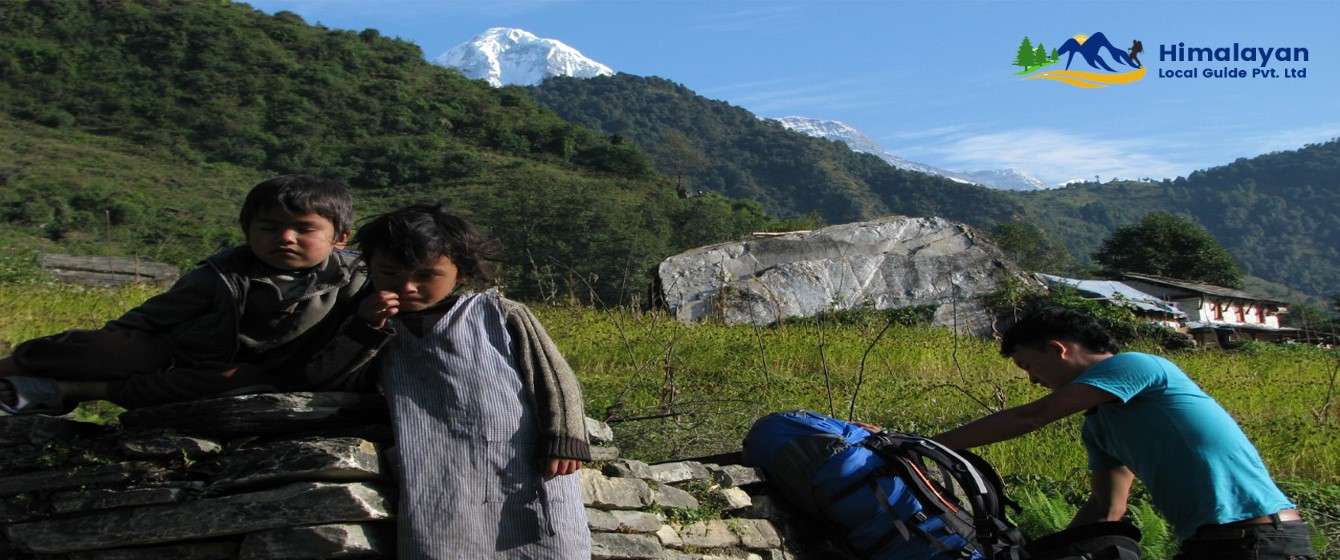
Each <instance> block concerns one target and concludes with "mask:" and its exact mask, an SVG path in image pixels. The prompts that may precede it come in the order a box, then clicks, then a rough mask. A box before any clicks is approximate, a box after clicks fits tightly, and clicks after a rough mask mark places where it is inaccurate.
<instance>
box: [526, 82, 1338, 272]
mask: <svg viewBox="0 0 1340 560" xmlns="http://www.w3.org/2000/svg"><path fill="white" fill-rule="evenodd" d="M533 90H534V92H533V96H534V97H535V100H536V101H537V102H538V103H540V104H541V105H543V106H545V107H549V108H552V109H553V110H554V111H556V112H557V113H558V114H559V115H562V116H563V117H564V118H567V119H569V120H572V121H574V122H578V123H581V124H585V125H588V126H591V127H593V128H597V129H599V130H602V131H605V132H607V133H611V134H618V135H621V136H624V137H627V138H630V139H632V140H633V141H634V142H636V143H637V144H638V145H639V146H642V147H643V148H645V149H646V150H647V152H648V153H649V154H651V156H652V159H653V162H654V164H655V165H656V167H657V168H658V169H660V170H661V172H662V173H664V174H666V175H668V176H670V177H672V178H674V179H678V180H682V182H683V183H684V184H685V185H686V187H687V188H688V189H690V190H694V189H703V190H708V191H716V192H721V193H725V194H727V195H730V196H742V197H748V198H753V199H757V200H760V201H763V203H764V205H765V207H766V208H767V209H768V210H770V211H773V212H776V213H780V214H783V215H799V214H804V213H807V212H819V214H820V215H821V216H822V217H823V218H825V219H827V220H828V221H830V222H834V223H837V222H844V221H851V220H857V219H864V218H868V217H871V216H876V215H883V214H889V213H898V214H908V215H938V216H944V217H948V218H952V219H955V220H960V221H963V222H966V223H969V224H972V225H976V226H979V227H990V226H992V225H995V224H999V223H1003V222H1011V221H1022V222H1027V223H1029V224H1032V225H1034V226H1037V227H1038V228H1040V229H1041V230H1043V231H1044V232H1046V233H1047V234H1048V235H1049V236H1050V237H1051V238H1053V239H1057V240H1062V241H1064V244H1065V246H1066V247H1067V249H1068V250H1069V252H1070V254H1071V256H1072V257H1073V258H1074V260H1075V261H1076V262H1077V263H1079V264H1081V265H1082V264H1084V263H1086V262H1088V261H1089V260H1090V257H1091V256H1092V254H1093V253H1094V252H1095V251H1096V250H1097V249H1098V246H1099V244H1100V243H1101V242H1102V240H1103V238H1104V237H1106V236H1107V235H1109V234H1110V233H1111V232H1112V231H1113V230H1114V229H1116V228H1117V227H1119V226H1123V225H1127V224H1131V223H1134V222H1136V221H1138V220H1139V219H1140V218H1142V217H1144V216H1145V215H1146V214H1149V213H1151V212H1157V211H1168V212H1174V213H1177V214H1182V215H1185V216H1187V217H1190V218H1191V219H1193V220H1194V221H1195V222H1196V223H1198V224H1200V225H1201V226H1202V227H1204V228H1205V229H1206V230H1207V231H1209V232H1210V234H1211V235H1213V236H1214V237H1215V238H1216V239H1217V240H1218V241H1219V242H1220V243H1222V244H1223V245H1224V246H1225V247H1226V248H1227V249H1228V250H1229V252H1230V253H1231V254H1232V255H1233V257H1234V258H1235V259H1236V260H1237V262H1238V263H1239V264H1240V265H1241V267H1242V268H1243V270H1244V271H1245V272H1246V273H1247V274H1249V275H1252V276H1255V277H1258V278H1261V279H1263V280H1266V281H1268V282H1272V283H1276V284H1281V285H1284V286H1287V287H1288V288H1290V289H1292V290H1294V291H1296V292H1301V293H1303V294H1306V295H1308V296H1312V297H1314V298H1329V297H1330V296H1331V295H1333V294H1337V293H1340V254H1338V253H1337V249H1336V246H1337V242H1338V241H1340V239H1337V237H1340V231H1337V230H1340V199H1337V197H1335V196H1334V195H1333V194H1332V193H1334V192H1335V190H1336V188H1337V187H1338V186H1340V185H1337V183H1340V143H1337V142H1329V143H1325V144H1318V145H1312V146H1307V147H1305V148H1303V149H1300V150H1298V151H1292V152H1282V153H1273V154H1267V155H1263V156H1259V157H1256V158H1252V159H1239V160H1238V161H1236V162H1233V163H1231V164H1228V165H1225V166H1221V167H1215V168H1212V169H1208V170H1204V171H1198V172H1196V173H1193V174H1191V175H1190V176H1189V177H1185V178H1178V179H1176V180H1168V181H1163V182H1158V183H1146V182H1129V181H1122V182H1111V183H1104V184H1097V183H1082V184H1077V185H1074V186H1071V187H1067V188H1063V189H1057V190H1051V191H1035V192H1014V191H1010V192H1004V191H993V190H989V189H985V188H980V187H975V186H969V185H963V184H960V183H955V182H953V181H949V180H946V179H941V178H937V177H930V176H927V175H922V174H919V173H911V172H904V171H900V170H897V169H894V168H892V167H890V166H888V165H887V164H885V163H884V162H882V161H880V160H878V159H877V158H875V157H873V156H868V155H863V154H856V153H853V152H851V151H850V150H848V149H846V147H845V146H843V145H842V144H838V143H833V142H829V141H826V140H821V139H816V138H810V137H807V136H804V135H801V134H798V133H793V132H790V131H787V130H784V129H783V128H782V127H781V126H780V125H778V124H776V123H773V122H772V121H767V120H762V119H759V118H757V117H756V116H754V115H753V114H752V113H750V112H748V111H746V110H744V109H741V108H738V107H733V106H731V105H729V104H727V103H724V102H721V101H713V100H709V99H706V98H703V97H701V96H698V95H696V94H694V93H693V92H692V91H690V90H688V89H687V88H685V87H683V86H681V85H678V84H675V83H673V82H671V81H669V80H665V79H662V78H655V77H652V78H643V77H638V76H631V75H627V74H619V75H617V76H610V77H602V78H594V79H586V80H579V79H573V78H551V79H549V80H546V81H545V82H544V84H542V85H540V86H538V87H536V88H533ZM1273 291H1274V293H1272V294H1270V295H1274V296H1276V297H1285V298H1289V297H1292V296H1291V295H1290V294H1288V293H1286V292H1287V291H1288V290H1273ZM1293 295H1297V294H1293Z"/></svg>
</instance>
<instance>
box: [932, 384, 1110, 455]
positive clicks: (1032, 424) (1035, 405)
mask: <svg viewBox="0 0 1340 560" xmlns="http://www.w3.org/2000/svg"><path fill="white" fill-rule="evenodd" d="M1115 398H1116V396H1115V395H1113V394H1112V393H1109V392H1107V391H1104V390H1102V389H1099V388H1097V387H1094V386H1092V385H1085V384H1083V383H1070V384H1068V385H1066V386H1064V387H1061V388H1060V389H1057V390H1055V391H1053V392H1052V393H1051V394H1049V395H1047V396H1045V397H1042V398H1040V399H1038V400H1036V401H1033V402H1031V403H1028V404H1023V405H1019V406H1016V407H1014V408H1007V409H1005V410H1002V411H1000V412H997V413H995V414H990V415H987V416H984V417H982V418H979V419H977V420H974V421H972V422H969V423H967V424H964V425H963V426H960V427H958V428H954V429H952V430H949V431H947V432H945V433H943V434H940V435H938V436H935V437H933V438H931V439H933V440H935V441H938V442H940V443H942V444H944V445H945V446H946V447H949V448H950V449H966V448H969V447H977V446H980V445H986V444H989V443H996V442H998V441H1005V440H1007V439H1013V438H1016V437H1019V436H1021V435H1024V434H1026V433H1029V432H1032V431H1033V430H1036V429H1038V428H1041V427H1043V426H1046V425H1047V424H1051V423H1052V422H1055V421H1057V420H1060V419H1062V418H1065V417H1067V416H1070V415H1071V414H1075V413H1077V412H1081V411H1084V410H1088V409H1090V408H1093V407H1095V406H1098V405H1100V404H1103V403H1105V402H1107V401H1110V400H1112V399H1115Z"/></svg>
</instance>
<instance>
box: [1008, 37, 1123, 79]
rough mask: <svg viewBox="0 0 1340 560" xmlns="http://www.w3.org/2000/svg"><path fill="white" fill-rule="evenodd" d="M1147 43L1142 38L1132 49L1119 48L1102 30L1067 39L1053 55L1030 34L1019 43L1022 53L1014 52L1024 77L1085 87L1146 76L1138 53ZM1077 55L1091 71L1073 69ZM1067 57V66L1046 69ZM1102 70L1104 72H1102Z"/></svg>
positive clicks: (1015, 61)
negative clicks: (1142, 41) (1034, 45)
mask: <svg viewBox="0 0 1340 560" xmlns="http://www.w3.org/2000/svg"><path fill="white" fill-rule="evenodd" d="M1141 52H1144V45H1142V44H1140V41H1139V39H1136V40H1134V41H1132V43H1131V48H1130V49H1126V50H1123V49H1119V48H1117V47H1116V46H1114V45H1112V43H1111V42H1110V41H1108V40H1107V36H1106V35H1103V34H1102V33H1101V32H1099V33H1094V34H1093V35H1089V36H1085V35H1076V36H1074V37H1071V38H1069V39H1066V40H1065V42H1064V43H1062V44H1061V47H1060V48H1058V49H1055V50H1053V51H1052V52H1051V53H1050V54H1048V53H1047V51H1046V49H1044V48H1043V47H1042V44H1041V43H1039V44H1038V46H1037V48H1034V47H1033V45H1032V43H1031V42H1030V41H1029V40H1028V37H1024V40H1023V41H1022V42H1020V43H1019V52H1018V53H1017V54H1016V55H1015V59H1014V65H1015V66H1022V67H1023V70H1021V71H1020V72H1018V74H1020V75H1024V78H1023V79H1025V80H1036V79H1044V80H1054V81H1058V82H1061V83H1064V84H1069V85H1072V86H1075V87H1082V88H1101V87H1107V86H1109V85H1115V84H1129V83H1131V82H1136V81H1139V80H1140V79H1141V78H1144V77H1145V67H1144V65H1143V64H1141V63H1140V58H1139V55H1140V53H1141ZM1076 55H1078V56H1079V57H1080V58H1081V59H1083V60H1084V62H1085V63H1086V64H1088V66H1089V68H1091V69H1092V70H1071V69H1070V67H1071V65H1072V64H1074V63H1075V57H1076ZM1062 58H1064V60H1065V69H1064V70H1057V69H1046V68H1047V67H1049V66H1053V65H1057V64H1060V63H1061V61H1062ZM1100 70H1101V72H1100Z"/></svg>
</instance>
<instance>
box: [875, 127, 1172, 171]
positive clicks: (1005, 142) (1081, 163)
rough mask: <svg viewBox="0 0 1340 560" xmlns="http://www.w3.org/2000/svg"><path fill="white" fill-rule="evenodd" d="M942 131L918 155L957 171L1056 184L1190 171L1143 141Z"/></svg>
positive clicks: (1023, 131) (1030, 131)
mask: <svg viewBox="0 0 1340 560" xmlns="http://www.w3.org/2000/svg"><path fill="white" fill-rule="evenodd" d="M945 130H946V134H944V135H941V136H940V138H941V139H940V140H939V141H935V140H931V141H929V142H922V143H921V145H920V146H919V149H918V150H916V151H919V152H924V153H927V154H930V155H931V156H933V158H934V164H935V165H938V166H940V167H945V168H949V169H955V170H963V171H975V170H983V169H1003V168H1007V167H1008V168H1014V169H1018V170H1021V171H1025V172H1028V173H1030V174H1032V175H1034V176H1036V177H1038V178H1040V179H1043V180H1044V181H1047V182H1050V183H1058V182H1062V181H1068V180H1071V179H1091V178H1093V177H1094V176H1095V175H1097V176H1099V177H1100V178H1101V179H1102V180H1103V181H1107V180H1110V179H1112V178H1121V179H1139V178H1144V177H1152V178H1164V177H1175V176H1178V175H1184V174H1186V173H1188V172H1190V171H1191V170H1192V169H1194V167H1192V166H1189V165H1187V164H1185V163H1183V162H1178V161H1172V160H1169V159H1167V158H1166V157H1165V156H1164V155H1155V154H1154V153H1153V152H1152V150H1151V148H1152V147H1151V145H1150V144H1149V143H1148V142H1147V141H1144V140H1126V139H1109V138H1093V137H1086V136H1081V135H1076V134H1071V133H1067V132H1061V131H1056V130H1048V129H1019V130H1010V131H1001V132H991V133H984V134H974V133H971V132H965V131H963V130H961V129H953V128H948V129H945ZM895 151H896V150H895ZM908 151H909V152H911V151H912V150H908Z"/></svg>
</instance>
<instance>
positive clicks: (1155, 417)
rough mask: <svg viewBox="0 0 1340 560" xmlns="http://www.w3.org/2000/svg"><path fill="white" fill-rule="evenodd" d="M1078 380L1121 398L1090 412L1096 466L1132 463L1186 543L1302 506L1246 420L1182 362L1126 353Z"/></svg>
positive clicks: (1087, 433)
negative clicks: (1201, 530)
mask: <svg viewBox="0 0 1340 560" xmlns="http://www.w3.org/2000/svg"><path fill="white" fill-rule="evenodd" d="M1075 383H1084V384H1086V385H1091V386H1094V387H1097V388H1099V389H1102V390H1104V391H1107V392H1109V393H1112V394H1113V395H1116V397H1117V400H1113V401H1109V402H1107V403H1104V404H1101V405H1099V406H1097V407H1095V408H1094V409H1093V410H1091V411H1090V412H1089V413H1088V414H1086V415H1085V419H1084V430H1083V440H1084V447H1085V449H1086V450H1087V451H1088V453H1089V468H1090V469H1095V470H1097V469H1106V468H1112V467H1116V466H1120V465H1125V466H1126V467H1127V468H1129V469H1130V470H1131V471H1132V472H1134V473H1135V475H1136V476H1137V477H1139V478H1140V480H1141V481H1143V482H1144V484H1145V486H1146V487H1147V488H1148V489H1149V494H1150V497H1151V499H1152V500H1153V503H1154V507H1155V508H1157V509H1158V510H1159V512H1160V513H1162V514H1163V516H1164V518H1166V519H1167V520H1168V522H1169V523H1171V524H1172V526H1173V530H1174V532H1175V533H1176V534H1177V538H1178V540H1186V539H1188V538H1191V537H1192V536H1193V535H1194V534H1195V532H1196V528H1197V527H1200V526H1202V525H1213V524H1221V523H1229V522H1233V521H1239V520H1243V519H1251V518H1253V517H1260V516H1262V515H1270V514H1272V513H1275V512H1277V511H1279V510H1282V509H1288V508H1292V507H1294V505H1293V504H1291V503H1289V500H1288V498H1286V497H1285V496H1284V493H1283V492H1281V491H1280V490H1279V488H1278V487H1277V486H1275V483H1274V481H1272V480H1271V478H1270V473H1269V472H1267V471H1266V467H1265V463H1263V462H1262V461H1261V456H1260V454H1259V453H1257V451H1256V447H1255V446H1253V445H1252V443H1251V441H1249V440H1248V439H1247V436H1246V434H1244V433H1243V432H1242V428H1240V427H1238V423H1237V422H1236V421H1234V420H1233V418H1232V417H1231V416H1229V415H1228V412H1227V411H1225V410H1224V408H1223V407H1222V406H1219V403H1218V402H1216V401H1215V400H1214V399H1213V398H1211V397H1210V396H1209V395H1207V394H1205V391H1202V390H1201V388H1200V387H1199V386H1198V385H1196V383H1195V382H1194V381H1192V380H1191V378H1189V377H1187V375H1186V374H1185V373H1183V372H1182V370H1181V368H1178V367H1177V365H1176V364H1174V363H1172V362H1170V361H1168V360H1166V359H1164V358H1161V357H1159V356H1154V355H1151V354H1141V353H1138V352H1124V353H1121V354H1117V355H1115V356H1112V357H1111V358H1108V359H1105V360H1103V361H1101V362H1098V363H1097V364H1094V365H1093V366H1092V367H1090V368H1089V369H1088V370H1086V371H1085V372H1084V373H1083V374H1081V375H1080V376H1079V378H1077V379H1075Z"/></svg>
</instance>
